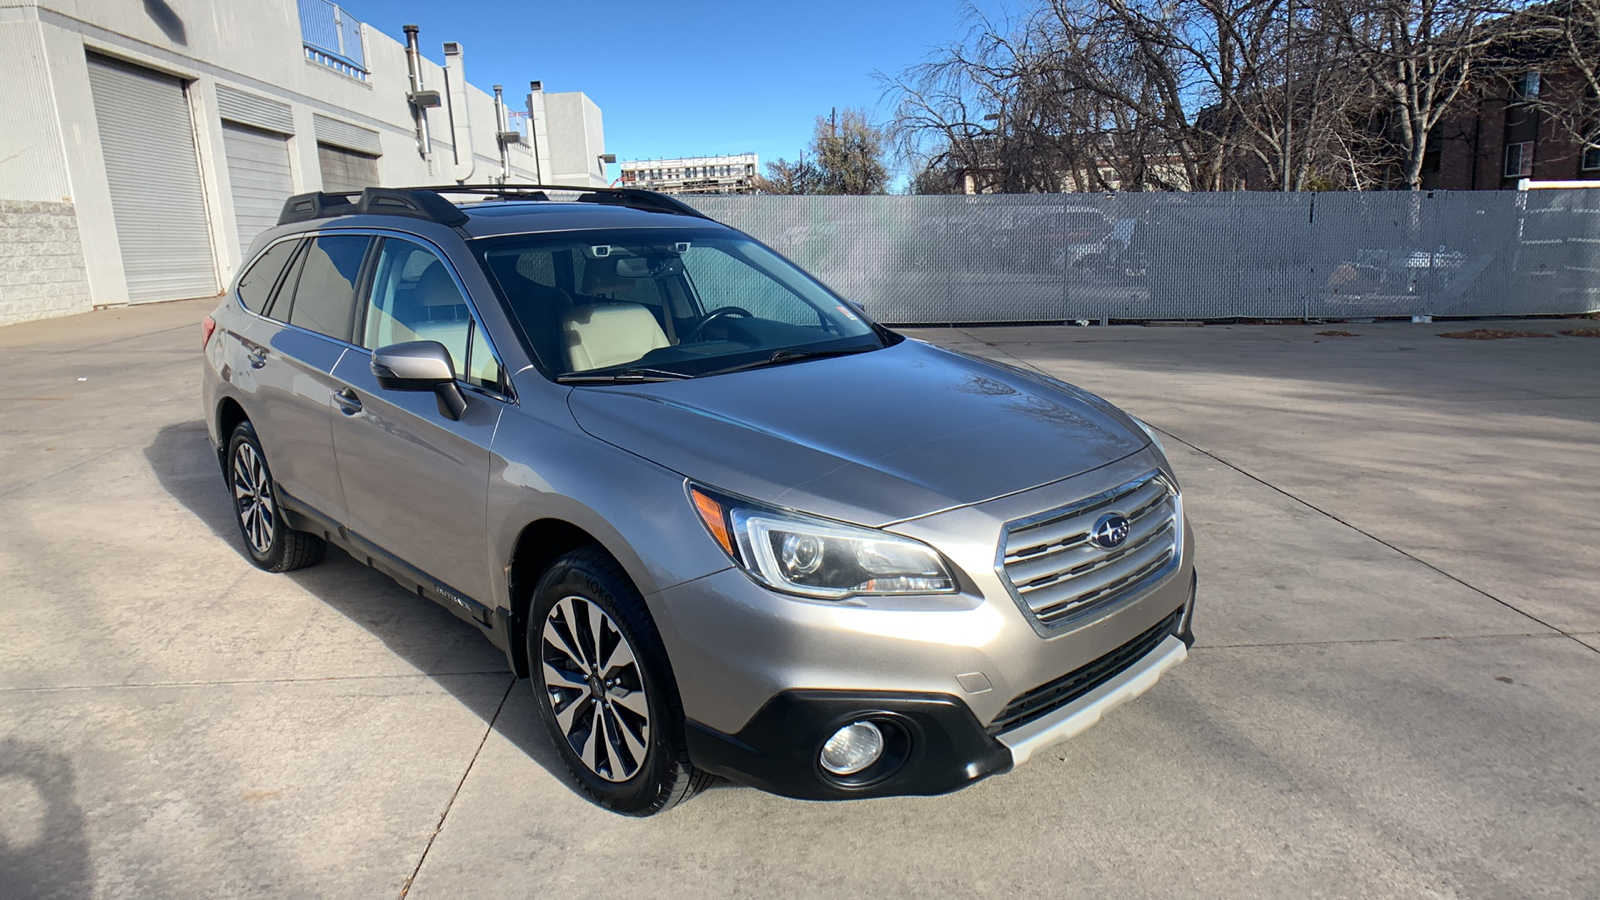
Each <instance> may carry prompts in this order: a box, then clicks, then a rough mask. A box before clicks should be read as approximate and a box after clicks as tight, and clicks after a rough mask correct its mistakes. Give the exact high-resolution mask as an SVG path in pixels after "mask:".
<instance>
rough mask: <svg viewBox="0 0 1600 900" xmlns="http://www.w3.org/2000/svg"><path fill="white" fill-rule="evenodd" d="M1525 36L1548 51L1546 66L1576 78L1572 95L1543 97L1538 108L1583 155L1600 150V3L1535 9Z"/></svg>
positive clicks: (1577, 0)
mask: <svg viewBox="0 0 1600 900" xmlns="http://www.w3.org/2000/svg"><path fill="white" fill-rule="evenodd" d="M1527 19H1528V22H1527V28H1526V29H1524V31H1525V33H1529V34H1531V35H1537V39H1536V40H1535V41H1533V42H1532V43H1534V44H1535V45H1536V46H1538V47H1540V48H1541V49H1544V50H1545V51H1546V55H1545V60H1544V61H1545V62H1546V63H1547V64H1550V65H1553V66H1554V67H1555V68H1560V69H1563V70H1566V72H1564V73H1563V74H1567V73H1570V74H1571V75H1572V79H1571V83H1570V84H1569V85H1568V88H1567V90H1566V91H1563V92H1559V93H1543V94H1541V96H1540V97H1539V98H1538V100H1537V103H1538V106H1539V108H1540V110H1541V111H1542V112H1543V113H1544V114H1545V115H1548V116H1550V117H1551V118H1552V119H1554V120H1555V122H1557V123H1558V124H1559V125H1560V127H1562V128H1564V129H1565V130H1566V131H1567V133H1568V134H1569V135H1571V136H1572V137H1573V138H1574V139H1576V141H1577V143H1578V146H1579V148H1580V152H1582V150H1581V148H1583V147H1585V146H1595V145H1600V0H1556V2H1553V3H1546V4H1543V5H1540V6H1536V7H1533V8H1532V9H1530V10H1529V11H1528V14H1527Z"/></svg>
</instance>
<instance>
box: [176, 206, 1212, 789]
mask: <svg viewBox="0 0 1600 900" xmlns="http://www.w3.org/2000/svg"><path fill="white" fill-rule="evenodd" d="M451 197H455V198H456V199H455V200H454V201H453V200H452V199H451ZM241 271H242V274H241V275H240V276H239V278H238V279H237V281H236V282H235V284H234V285H233V287H232V290H231V291H229V293H228V294H227V296H226V297H225V299H224V300H223V301H222V303H221V304H220V305H219V306H218V307H217V309H216V311H215V312H214V313H212V315H211V316H209V317H207V319H206V321H205V325H204V336H205V376H204V386H203V395H204V408H205V416H206V421H207V423H208V426H209V431H210V435H211V440H212V442H213V445H214V446H215V448H216V451H217V455H218V461H219V462H220V463H221V466H222V471H223V474H224V477H225V478H226V481H227V485H228V489H229V491H230V492H231V494H232V496H233V502H234V509H235V512H236V513H237V521H238V525H239V531H240V535H241V537H242V539H243V543H244V548H245V550H246V551H247V552H248V553H249V555H250V558H251V559H252V560H253V561H254V562H255V564H256V565H258V566H260V567H262V568H264V569H267V570H269V571H274V572H285V571H288V570H291V569H296V568H300V567H302V566H307V565H311V564H313V563H316V562H318V561H319V560H321V559H322V557H323V554H324V551H325V549H326V546H327V544H329V543H332V544H336V545H338V546H339V547H341V548H342V549H344V550H345V551H346V552H348V553H349V554H350V555H351V556H353V557H354V558H356V559H357V560H360V561H362V562H364V563H367V564H368V565H371V566H373V567H375V568H378V569H380V570H382V571H383V572H385V573H387V574H389V575H390V576H392V577H393V578H394V579H396V580H397V581H399V582H400V583H401V584H402V585H404V586H405V587H406V588H408V589H411V590H415V591H416V592H417V593H419V594H420V595H422V596H424V597H427V598H429V599H431V600H434V601H436V602H438V603H441V604H443V605H444V606H445V607H446V608H448V609H450V610H451V611H452V612H454V613H455V614H456V615H457V616H459V617H460V618H461V619H462V620H463V621H464V622H465V623H467V626H468V627H472V628H475V629H477V630H479V631H481V632H482V633H483V634H484V635H485V636H486V637H487V638H488V639H489V640H490V641H492V642H493V643H494V644H495V645H496V646H498V647H499V648H501V649H502V650H503V651H505V653H506V656H507V658H508V659H509V660H510V665H511V667H512V668H513V670H514V671H515V672H516V673H517V674H518V675H519V676H526V677H527V678H528V679H529V680H530V682H531V683H532V686H533V690H534V692H535V694H536V696H537V697H538V699H539V704H538V705H539V710H540V715H541V717H542V718H543V720H544V725H545V727H546V728H547V729H548V730H549V733H550V738H551V740H552V742H553V743H554V745H555V747H556V748H557V750H558V752H559V753H560V755H561V757H562V759H563V760H564V761H565V762H566V765H567V768H568V769H569V770H570V772H571V776H572V780H573V782H574V784H575V785H576V786H577V788H578V789H580V790H581V791H583V792H584V793H585V794H587V795H588V796H589V797H591V798H592V799H593V800H594V801H595V802H597V803H599V804H601V805H603V806H605V807H606V808H608V809H611V810H614V811H616V812H619V813H626V814H630V815H650V814H653V813H657V812H661V811H662V810H665V809H667V808H669V807H671V806H673V805H674V804H676V803H678V802H680V801H682V800H684V799H686V798H688V797H690V796H692V795H693V794H694V793H695V792H696V791H698V790H699V789H700V788H702V787H703V786H705V785H706V784H707V783H708V782H709V781H710V780H711V779H712V778H713V777H714V776H723V777H726V778H729V779H732V780H735V781H738V782H742V783H745V784H749V785H753V786H755V787H758V788H761V789H763V790H767V791H772V792H775V793H778V794H783V795H786V796H790V797H799V798H808V799H849V798H857V797H878V796H886V795H897V794H938V793H943V792H947V791H952V790H955V789H957V788H961V787H964V786H966V785H968V784H971V783H973V782H975V781H978V780H980V779H982V778H986V777H988V776H990V775H993V774H996V773H999V772H1005V771H1007V770H1009V769H1010V768H1011V767H1012V766H1015V765H1018V764H1020V763H1022V762H1024V761H1026V760H1027V759H1028V757H1029V756H1030V755H1032V754H1033V753H1035V752H1036V751H1038V750H1039V749H1040V748H1042V747H1045V746H1047V745H1049V744H1052V743H1054V742H1056V741H1060V740H1063V739H1065V738H1067V737H1070V736H1071V735H1073V734H1075V733H1077V732H1079V731H1081V730H1082V729H1084V728H1086V727H1088V726H1090V725H1092V724H1094V723H1095V722H1096V721H1098V720H1099V718H1100V716H1101V715H1102V714H1103V713H1104V712H1105V711H1107V710H1109V709H1111V708H1112V707H1114V706H1116V705H1118V704H1119V703H1122V702H1124V701H1126V700H1128V699H1129V698H1131V697H1135V696H1137V695H1139V694H1140V693H1142V692H1143V691H1145V690H1146V689H1148V688H1149V687H1150V686H1151V685H1153V684H1154V683H1155V681H1156V680H1157V679H1158V678H1159V677H1160V676H1161V674H1162V673H1163V672H1165V671H1166V670H1167V669H1169V668H1170V667H1172V666H1173V665H1175V664H1177V663H1178V662H1180V661H1182V660H1183V659H1184V657H1185V655H1186V653H1187V649H1188V647H1189V646H1190V645H1191V644H1192V643H1193V636H1192V629H1191V618H1192V615H1193V605H1194V591H1195V571H1194V561H1193V538H1192V536H1191V535H1190V533H1189V528H1188V525H1187V522H1186V520H1185V517H1184V509H1183V495H1182V493H1181V491H1180V489H1179V485H1178V481H1177V479H1176V477H1175V476H1174V475H1173V473H1172V471H1171V469H1170V467H1169V466H1168V463H1167V460H1166V458H1165V457H1164V455H1163V453H1162V450H1161V447H1160V444H1159V442H1158V441H1157V440H1156V439H1155V436H1154V435H1153V433H1152V432H1151V431H1150V430H1149V429H1148V428H1146V427H1145V426H1144V425H1143V424H1142V423H1140V422H1139V421H1138V420H1137V419H1134V418H1132V417H1131V416H1128V415H1127V414H1125V413H1122V412H1120V411H1118V410H1117V409H1115V408H1113V407H1112V406H1110V405H1109V404H1107V403H1106V402H1105V401H1103V400H1101V399H1099V398H1098V397H1095V396H1093V395H1090V394H1088V393H1085V392H1084V391H1081V390H1078V389H1077V388H1074V387H1071V386H1069V385H1066V384H1062V383H1060V382H1057V381H1054V380H1052V379H1049V378H1046V377H1043V376H1040V375H1038V374H1035V373H1032V372H1027V371H1023V370H1021V369H1016V368H1012V367H1009V366H1005V365H1000V364H997V363H994V362H989V361H985V360H981V359H976V358H973V357H970V356H965V355H962V354H960V353H955V352H951V351H949V350H943V349H940V348H937V347H933V346H930V345H928V344H925V343H922V342H919V341H916V340H910V339H907V338H905V337H903V336H901V335H899V334H896V333H894V332H893V331H890V330H889V329H887V328H885V327H883V326H881V325H879V324H877V323H876V322H874V321H872V319H871V318H869V317H868V316H867V315H866V313H865V312H863V310H862V309H861V308H860V307H858V306H856V305H853V304H852V303H851V302H849V301H848V300H845V299H842V298H840V297H839V296H837V295H836V294H834V293H833V292H831V291H830V290H828V289H827V288H826V287H824V286H823V285H822V284H820V283H818V282H817V281H816V280H815V279H813V278H811V277H810V276H808V275H807V274H806V273H804V272H802V271H801V270H800V269H798V268H796V267H795V266H794V265H793V264H791V263H789V262H788V261H786V260H785V259H783V258H782V257H781V256H779V255H778V254H776V253H774V252H773V251H772V250H770V249H768V248H767V247H765V246H764V245H762V244H761V243H760V242H758V241H755V240H753V239H751V238H750V237H749V236H747V235H745V234H743V233H741V232H739V231H736V230H734V229H732V228H728V227H726V226H724V225H721V224H718V223H716V222H714V221H711V220H710V219H708V218H706V217H705V216H703V215H701V214H699V213H698V212H696V211H695V210H693V209H692V208H690V207H688V206H686V205H683V204H681V203H679V202H677V201H675V200H673V199H671V198H667V197H663V196H660V195H656V194H651V193H648V192H644V191H635V190H583V189H572V188H543V187H540V186H527V187H507V186H493V187H483V188H475V187H461V186H451V187H448V188H417V189H408V190H398V189H379V188H369V189H367V190H366V191H364V192H362V193H360V194H354V195H332V194H320V193H319V194H304V195H299V196H296V197H293V198H290V200H289V201H288V203H287V204H286V205H285V208H284V212H283V215H282V217H281V218H280V220H279V224H278V227H276V228H274V229H272V230H270V231H268V232H266V233H265V234H263V235H262V236H261V237H259V238H257V240H256V242H255V245H254V246H253V247H252V250H251V253H250V255H249V261H248V262H247V264H246V265H245V266H243V267H242V270H241Z"/></svg>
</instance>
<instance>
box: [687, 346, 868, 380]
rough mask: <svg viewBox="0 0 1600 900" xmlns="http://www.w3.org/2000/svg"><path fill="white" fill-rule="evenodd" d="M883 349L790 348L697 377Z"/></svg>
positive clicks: (713, 370) (703, 373)
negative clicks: (764, 357)
mask: <svg viewBox="0 0 1600 900" xmlns="http://www.w3.org/2000/svg"><path fill="white" fill-rule="evenodd" d="M881 349H883V348H882V347H848V348H845V349H843V350H801V349H797V348H794V347H790V348H787V349H784V350H779V351H777V352H775V353H773V354H772V355H771V356H769V357H767V358H766V359H758V360H756V361H755V362H747V363H740V364H739V365H737V366H729V367H727V368H726V369H712V370H711V371H709V372H701V373H700V374H699V375H698V376H696V377H698V378H704V377H706V376H707V375H722V374H725V373H727V372H742V371H744V370H745V369H759V368H762V367H763V366H776V365H779V364H781V363H786V362H795V361H797V360H802V359H821V358H822V357H825V356H851V355H853V354H856V353H866V352H867V351H869V350H881Z"/></svg>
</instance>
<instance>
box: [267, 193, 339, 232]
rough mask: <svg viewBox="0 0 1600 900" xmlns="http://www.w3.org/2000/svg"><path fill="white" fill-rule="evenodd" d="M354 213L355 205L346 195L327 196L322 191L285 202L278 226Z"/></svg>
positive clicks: (279, 215)
mask: <svg viewBox="0 0 1600 900" xmlns="http://www.w3.org/2000/svg"><path fill="white" fill-rule="evenodd" d="M353 212H355V204H354V203H352V202H350V198H349V197H348V196H346V195H344V194H325V193H323V192H322V191H316V192H315V193H311V194H295V195H294V196H293V197H290V198H289V199H288V200H285V201H284V203H283V212H281V213H278V224H279V225H287V224H289V223H290V222H304V221H307V220H308V219H326V218H329V217H331V216H346V215H349V214H350V213H353Z"/></svg>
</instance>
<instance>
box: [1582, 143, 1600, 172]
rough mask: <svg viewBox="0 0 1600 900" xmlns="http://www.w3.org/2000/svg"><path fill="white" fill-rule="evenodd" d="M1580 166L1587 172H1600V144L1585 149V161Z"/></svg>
mask: <svg viewBox="0 0 1600 900" xmlns="http://www.w3.org/2000/svg"><path fill="white" fill-rule="evenodd" d="M1579 168H1580V169H1582V170H1583V171H1585V172H1600V144H1595V145H1594V146H1591V147H1585V148H1584V149H1583V162H1582V163H1581V164H1580V165H1579Z"/></svg>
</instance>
